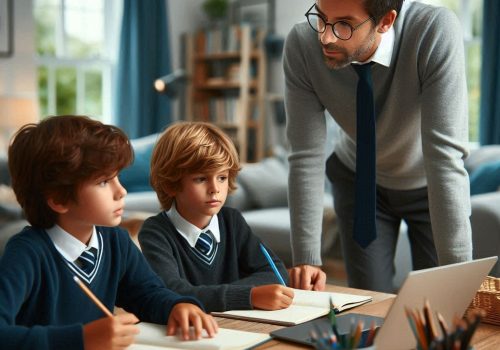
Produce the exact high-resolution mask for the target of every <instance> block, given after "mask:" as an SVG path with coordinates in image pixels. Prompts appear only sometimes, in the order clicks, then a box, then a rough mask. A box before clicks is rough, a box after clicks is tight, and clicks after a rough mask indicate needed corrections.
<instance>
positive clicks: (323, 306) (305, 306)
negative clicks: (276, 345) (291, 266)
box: [212, 289, 372, 326]
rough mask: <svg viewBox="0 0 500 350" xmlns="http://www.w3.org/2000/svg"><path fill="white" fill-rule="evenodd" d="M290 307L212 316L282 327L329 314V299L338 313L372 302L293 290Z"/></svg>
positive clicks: (233, 311)
mask: <svg viewBox="0 0 500 350" xmlns="http://www.w3.org/2000/svg"><path fill="white" fill-rule="evenodd" d="M293 291H294V294H295V296H294V298H293V302H292V305H290V306H289V307H288V308H286V309H281V310H274V311H265V310H230V311H225V312H212V315H213V316H219V317H227V318H236V319H241V320H249V321H257V322H263V323H273V324H278V325H283V326H293V325H296V324H300V323H303V322H306V321H310V320H313V319H315V318H318V317H321V316H324V315H327V314H328V312H330V306H329V305H330V297H331V298H332V301H333V304H334V306H335V308H336V309H337V311H338V312H342V311H344V310H347V309H350V308H353V307H355V306H358V305H362V304H364V303H367V302H369V301H371V300H372V297H371V296H366V295H354V294H344V293H329V292H315V291H308V290H300V289H294V290H293Z"/></svg>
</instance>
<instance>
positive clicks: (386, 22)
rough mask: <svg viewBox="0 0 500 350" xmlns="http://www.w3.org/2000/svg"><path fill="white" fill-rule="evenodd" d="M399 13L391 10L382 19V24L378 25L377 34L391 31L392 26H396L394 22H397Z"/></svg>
mask: <svg viewBox="0 0 500 350" xmlns="http://www.w3.org/2000/svg"><path fill="white" fill-rule="evenodd" d="M397 15H398V13H397V12H396V10H391V11H389V12H387V13H386V14H385V15H384V17H382V18H381V19H380V22H379V24H378V29H377V32H379V33H385V32H387V31H388V30H389V29H391V27H392V25H393V24H394V21H395V20H396V17H397Z"/></svg>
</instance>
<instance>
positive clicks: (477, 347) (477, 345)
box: [216, 286, 500, 350]
mask: <svg viewBox="0 0 500 350" xmlns="http://www.w3.org/2000/svg"><path fill="white" fill-rule="evenodd" d="M326 290H327V291H330V292H339V293H351V294H359V295H371V296H373V301H372V302H370V303H368V304H365V305H362V306H359V307H357V308H355V309H354V310H350V311H346V313H348V312H356V313H361V314H366V315H372V316H380V317H385V315H386V314H387V312H388V311H389V307H390V306H391V305H392V303H393V301H394V298H395V297H396V295H394V294H387V293H379V292H372V291H366V290H361V289H353V288H346V287H339V286H327V288H326ZM216 319H217V322H218V323H219V326H220V327H222V328H230V329H239V330H245V331H249V332H257V333H269V332H272V331H275V330H277V329H280V328H283V327H282V326H277V325H272V324H267V323H259V322H249V321H241V320H232V319H228V318H221V317H216ZM472 344H473V345H474V350H493V349H500V327H498V326H494V325H489V324H485V323H481V324H480V325H479V327H478V329H477V331H476V333H475V335H474V337H473V338H472ZM256 349H259V350H263V349H266V350H268V349H272V350H278V349H286V350H293V349H311V348H308V347H306V346H302V345H298V344H292V343H288V342H282V341H278V340H271V341H269V342H267V343H265V344H262V345H261V346H259V347H257V348H256ZM381 350H382V349H381Z"/></svg>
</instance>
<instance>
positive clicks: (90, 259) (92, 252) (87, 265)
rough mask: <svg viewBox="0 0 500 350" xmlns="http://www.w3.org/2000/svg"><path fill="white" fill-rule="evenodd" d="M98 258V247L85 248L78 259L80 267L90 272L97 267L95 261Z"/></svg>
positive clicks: (87, 272)
mask: <svg viewBox="0 0 500 350" xmlns="http://www.w3.org/2000/svg"><path fill="white" fill-rule="evenodd" d="M96 259H97V249H95V248H90V249H89V250H85V251H84V252H83V253H82V254H81V255H80V256H79V257H78V259H76V261H77V263H78V265H79V267H80V269H81V270H82V271H83V272H85V273H86V274H89V273H91V272H92V270H93V269H94V267H95V262H96Z"/></svg>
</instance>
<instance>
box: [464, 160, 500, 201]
mask: <svg viewBox="0 0 500 350" xmlns="http://www.w3.org/2000/svg"><path fill="white" fill-rule="evenodd" d="M499 187H500V160H497V161H494V162H489V163H486V164H483V165H480V166H478V167H477V168H476V169H475V170H474V171H472V173H471V174H470V194H471V195H475V194H481V193H487V192H495V191H497V190H498V188H499Z"/></svg>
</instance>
